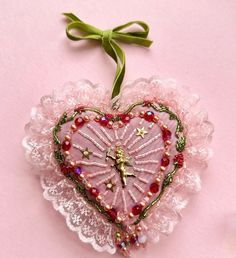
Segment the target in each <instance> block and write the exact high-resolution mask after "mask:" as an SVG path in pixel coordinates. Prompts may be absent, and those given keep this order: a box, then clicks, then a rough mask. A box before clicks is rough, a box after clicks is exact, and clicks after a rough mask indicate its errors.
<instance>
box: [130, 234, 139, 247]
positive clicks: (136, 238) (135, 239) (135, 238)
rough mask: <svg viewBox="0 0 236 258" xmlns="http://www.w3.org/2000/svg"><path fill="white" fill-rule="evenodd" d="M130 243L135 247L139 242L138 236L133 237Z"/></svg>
mask: <svg viewBox="0 0 236 258" xmlns="http://www.w3.org/2000/svg"><path fill="white" fill-rule="evenodd" d="M129 242H130V244H131V245H134V244H136V243H137V242H138V236H136V235H134V236H131V237H130V239H129Z"/></svg>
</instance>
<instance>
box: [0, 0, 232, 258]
mask: <svg viewBox="0 0 236 258" xmlns="http://www.w3.org/2000/svg"><path fill="white" fill-rule="evenodd" d="M65 11H73V12H75V13H76V14H78V15H79V16H80V17H81V18H82V19H83V20H84V21H87V22H89V23H91V24H95V25H97V26H98V27H101V28H111V27H113V26H115V25H119V24H121V23H124V22H126V21H129V20H134V19H140V20H144V21H146V22H147V23H148V24H149V25H150V27H151V32H150V38H151V39H153V40H154V44H153V46H152V47H151V49H150V50H147V49H143V48H140V47H134V46H124V49H125V52H126V57H127V72H126V80H134V79H136V78H138V77H150V76H151V75H156V74H157V75H160V76H161V77H173V78H176V79H177V80H178V81H179V82H180V83H183V84H186V85H189V86H190V87H191V88H192V90H193V91H195V92H197V93H199V94H200V95H201V97H202V102H201V103H202V106H203V107H205V108H207V109H208V111H209V115H210V118H211V120H212V122H213V123H214V124H215V129H216V130H215V134H214V140H213V143H212V148H213V150H214V153H215V154H214V157H213V159H212V160H211V162H210V164H209V169H208V170H207V171H206V172H205V173H204V175H203V188H202V191H201V192H200V194H198V195H197V196H194V197H193V199H192V201H191V203H190V205H189V206H188V207H187V209H186V210H185V211H184V213H183V215H184V216H183V220H182V222H181V223H180V224H178V226H177V228H176V229H175V231H174V233H173V234H172V235H171V236H169V237H168V238H166V239H163V240H162V241H161V242H160V243H159V244H158V245H156V246H150V247H149V248H148V249H146V250H142V251H141V252H139V253H138V254H137V255H136V258H139V257H140V258H141V257H143V256H144V255H145V257H146V258H152V257H162V258H189V257H191V258H232V257H236V225H235V224H236V221H235V224H234V225H232V223H233V220H234V218H235V216H236V203H235V202H236V201H235V196H236V190H235V185H236V172H235V169H236V165H235V162H234V159H235V154H236V153H235V149H236V144H235V143H236V142H235V139H234V134H235V130H236V118H235V114H234V113H233V112H234V111H235V107H236V104H235V95H236V86H235V83H236V44H235V38H236V29H235V27H236V1H234V0H227V1H225V0H224V1H223V0H217V1H214V0H199V1H194V0H188V1H187V0H175V1H170V0H146V1H138V0H136V1H135V0H129V1H126V0H119V1H116V3H115V1H110V0H100V1H97V0H87V1H76V0H71V1H62V0H57V1H55V0H51V1H44V0H37V1H29V0H21V1H16V0H7V1H4V0H0V17H1V18H0V32H1V33H0V87H1V101H0V105H1V112H0V119H1V120H0V121H1V146H2V147H1V156H0V164H1V173H0V182H1V190H0V192H1V194H0V243H1V244H0V246H1V247H0V257H1V258H17V257H21V258H22V257H23V258H32V257H34V258H39V257H44V258H49V257H50V258H51V257H57V258H64V257H68V258H76V257H84V258H86V257H89V258H93V257H94V258H95V257H97V255H98V254H97V253H96V252H95V251H93V250H92V248H91V246H89V245H86V244H82V243H81V242H80V241H79V240H78V239H77V236H76V235H75V234H74V233H72V232H70V231H69V230H68V229H67V227H66V225H65V223H64V219H63V218H62V217H61V216H60V215H59V214H58V213H56V212H55V211H54V210H53V208H52V206H51V204H49V203H48V202H47V201H45V200H44V199H43V197H42V191H41V188H40V185H39V182H38V179H37V178H36V177H35V176H33V174H32V173H31V169H30V167H29V165H28V164H27V163H26V161H25V159H24V154H23V150H22V147H21V139H22V137H23V135H24V124H25V123H26V122H27V121H28V119H29V112H30V109H31V107H32V106H33V105H35V104H37V103H38V101H39V98H40V96H41V95H45V94H47V93H51V91H52V89H53V88H55V87H57V86H59V85H61V84H63V83H64V82H67V81H70V80H72V81H76V80H78V79H82V78H88V79H90V80H91V81H92V82H98V83H100V84H101V85H103V86H104V87H107V88H109V87H110V85H111V82H112V79H113V75H114V71H115V66H114V64H113V62H112V60H110V59H109V58H108V57H107V56H106V55H105V54H104V53H103V51H102V50H101V49H100V48H99V47H97V45H96V44H86V43H84V42H82V43H78V45H77V44H75V45H74V44H71V42H69V41H68V40H67V39H66V37H65V33H64V27H65V23H64V22H63V19H62V16H61V15H60V14H61V13H62V12H65ZM230 223H231V229H228V227H229V226H227V225H228V224H230ZM233 226H234V227H235V228H234V230H235V231H234V232H233V231H232V230H233V229H232V227H233ZM102 257H103V258H106V257H109V255H108V254H102Z"/></svg>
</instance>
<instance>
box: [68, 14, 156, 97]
mask: <svg viewBox="0 0 236 258" xmlns="http://www.w3.org/2000/svg"><path fill="white" fill-rule="evenodd" d="M63 15H64V16H65V17H66V18H67V19H68V20H69V23H68V24H67V27H66V35H67V37H68V38H69V39H71V40H74V41H79V40H98V41H100V42H101V43H102V47H103V48H104V50H105V51H106V53H107V54H108V55H109V56H110V57H112V58H113V60H114V61H115V62H116V64H117V66H116V73H115V78H114V81H113V89H112V99H113V98H114V97H116V96H117V95H119V93H120V88H121V84H122V81H123V78H124V74H125V54H124V51H123V50H122V49H121V47H120V46H119V45H118V43H117V41H119V42H124V43H128V44H136V45H140V46H144V47H150V45H151V44H152V41H151V40H149V39H148V38H147V37H148V33H149V27H148V25H147V24H146V23H145V22H142V21H131V22H128V23H125V24H123V25H120V26H117V27H115V28H113V29H109V30H100V29H98V28H96V27H94V26H92V25H90V24H87V23H84V22H83V21H81V20H80V19H79V18H78V17H77V16H75V15H74V14H73V13H64V14H63ZM133 25H136V26H138V27H140V28H141V30H133V31H130V32H129V31H128V32H125V31H124V30H125V29H130V27H131V26H133ZM74 30H76V31H77V32H78V34H76V33H74Z"/></svg>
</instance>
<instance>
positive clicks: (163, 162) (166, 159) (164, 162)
mask: <svg viewBox="0 0 236 258" xmlns="http://www.w3.org/2000/svg"><path fill="white" fill-rule="evenodd" d="M169 164H170V159H169V157H168V156H167V155H164V156H163V158H162V159H161V166H162V167H167V166H168V165H169Z"/></svg>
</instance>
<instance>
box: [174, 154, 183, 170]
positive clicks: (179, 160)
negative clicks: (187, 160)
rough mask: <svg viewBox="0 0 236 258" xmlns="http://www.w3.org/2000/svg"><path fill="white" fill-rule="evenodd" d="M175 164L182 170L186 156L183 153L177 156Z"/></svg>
mask: <svg viewBox="0 0 236 258" xmlns="http://www.w3.org/2000/svg"><path fill="white" fill-rule="evenodd" d="M174 163H175V164H177V166H178V168H182V167H183V165H184V155H183V154H182V153H179V154H177V155H175V157H174Z"/></svg>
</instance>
